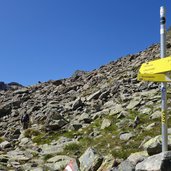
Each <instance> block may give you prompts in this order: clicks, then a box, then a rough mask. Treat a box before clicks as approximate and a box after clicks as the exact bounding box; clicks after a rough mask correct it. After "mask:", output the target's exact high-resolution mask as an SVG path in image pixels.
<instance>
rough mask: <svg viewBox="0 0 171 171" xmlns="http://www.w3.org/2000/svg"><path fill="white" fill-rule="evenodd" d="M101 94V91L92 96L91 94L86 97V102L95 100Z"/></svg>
mask: <svg viewBox="0 0 171 171" xmlns="http://www.w3.org/2000/svg"><path fill="white" fill-rule="evenodd" d="M100 94H101V91H100V90H99V91H97V92H95V93H93V94H91V95H90V96H88V97H87V101H91V100H92V99H97V98H98V97H99V96H100Z"/></svg>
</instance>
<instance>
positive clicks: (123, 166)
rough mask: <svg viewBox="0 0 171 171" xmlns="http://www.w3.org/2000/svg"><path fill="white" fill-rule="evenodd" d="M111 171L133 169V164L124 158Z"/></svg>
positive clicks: (132, 170)
mask: <svg viewBox="0 0 171 171" xmlns="http://www.w3.org/2000/svg"><path fill="white" fill-rule="evenodd" d="M112 171H135V166H134V165H133V164H132V163H131V162H130V161H129V160H125V161H123V162H121V164H120V165H119V166H118V167H117V168H114V169H113V170H112Z"/></svg>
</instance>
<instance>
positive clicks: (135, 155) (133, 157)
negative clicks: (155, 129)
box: [127, 151, 148, 166]
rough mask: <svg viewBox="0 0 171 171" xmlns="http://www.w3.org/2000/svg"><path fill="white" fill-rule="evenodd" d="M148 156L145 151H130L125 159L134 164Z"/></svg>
mask: <svg viewBox="0 0 171 171" xmlns="http://www.w3.org/2000/svg"><path fill="white" fill-rule="evenodd" d="M147 157H148V153H147V151H141V152H136V153H132V154H131V155H130V156H129V157H128V158H127V160H128V161H130V162H131V163H132V164H133V165H134V166H136V165H137V163H139V162H142V161H143V160H144V159H146V158H147Z"/></svg>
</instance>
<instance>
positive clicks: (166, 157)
mask: <svg viewBox="0 0 171 171" xmlns="http://www.w3.org/2000/svg"><path fill="white" fill-rule="evenodd" d="M170 169H171V151H168V152H164V153H160V154H156V155H153V156H150V157H148V158H147V159H145V160H144V161H142V162H141V163H138V164H137V165H136V169H135V170H136V171H170Z"/></svg>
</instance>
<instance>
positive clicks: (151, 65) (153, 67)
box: [139, 56, 171, 74]
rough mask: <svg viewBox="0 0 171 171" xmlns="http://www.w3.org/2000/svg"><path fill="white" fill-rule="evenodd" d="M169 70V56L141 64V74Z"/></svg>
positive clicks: (170, 57)
mask: <svg viewBox="0 0 171 171" xmlns="http://www.w3.org/2000/svg"><path fill="white" fill-rule="evenodd" d="M169 71H171V56H169V57H166V58H161V59H157V60H154V61H150V62H146V63H143V64H142V65H141V68H140V70H139V72H140V73H141V74H160V73H165V72H169Z"/></svg>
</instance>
